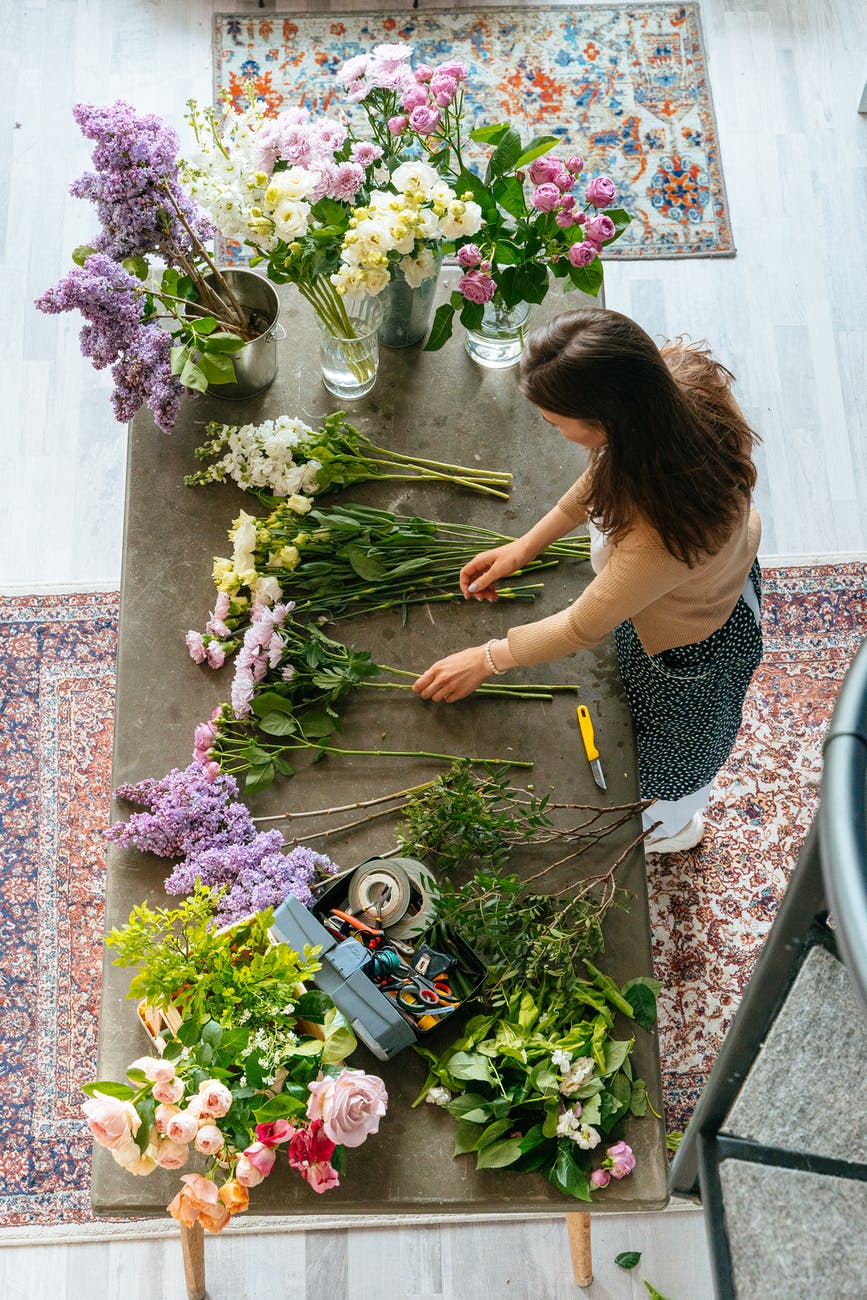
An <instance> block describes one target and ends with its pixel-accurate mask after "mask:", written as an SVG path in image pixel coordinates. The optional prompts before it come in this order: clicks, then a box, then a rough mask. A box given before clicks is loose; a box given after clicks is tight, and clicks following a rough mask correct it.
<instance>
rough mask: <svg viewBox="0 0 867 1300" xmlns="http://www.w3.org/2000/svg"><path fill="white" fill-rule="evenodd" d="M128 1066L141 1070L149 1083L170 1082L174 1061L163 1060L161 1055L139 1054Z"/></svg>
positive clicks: (172, 1076)
mask: <svg viewBox="0 0 867 1300" xmlns="http://www.w3.org/2000/svg"><path fill="white" fill-rule="evenodd" d="M129 1068H130V1069H131V1070H141V1072H142V1074H143V1075H144V1077H145V1078H146V1079H147V1080H148V1082H150V1083H170V1082H171V1081H172V1079H173V1078H174V1077H175V1066H174V1062H173V1061H164V1060H163V1059H162V1057H156V1056H140V1057H139V1058H138V1060H136V1061H133V1062H132V1064H131V1065H130V1067H129Z"/></svg>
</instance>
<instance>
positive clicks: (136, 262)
mask: <svg viewBox="0 0 867 1300" xmlns="http://www.w3.org/2000/svg"><path fill="white" fill-rule="evenodd" d="M78 251H79V250H78V249H76V250H75V252H76V253H77V252H78ZM72 256H73V258H74V257H75V253H73V254H72ZM121 266H122V267H123V269H124V270H125V271H127V272H128V273H129V274H130V275H134V276H135V278H136V279H137V280H146V279H147V278H148V264H147V259H146V258H144V257H125V258H124V259H123V261H122V262H121Z"/></svg>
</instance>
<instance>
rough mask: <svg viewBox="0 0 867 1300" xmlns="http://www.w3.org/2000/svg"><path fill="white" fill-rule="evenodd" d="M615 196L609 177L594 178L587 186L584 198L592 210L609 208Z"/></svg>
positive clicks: (612, 183) (615, 190)
mask: <svg viewBox="0 0 867 1300" xmlns="http://www.w3.org/2000/svg"><path fill="white" fill-rule="evenodd" d="M616 194H617V189H616V187H615V185H614V181H613V180H612V179H611V177H610V176H594V177H593V179H592V181H590V183H589V184H588V186H587V192H586V194H585V198H586V200H587V202H588V203H592V204H593V206H594V208H609V207H610V206H611V204H612V203H613V202H614V198H615V196H616Z"/></svg>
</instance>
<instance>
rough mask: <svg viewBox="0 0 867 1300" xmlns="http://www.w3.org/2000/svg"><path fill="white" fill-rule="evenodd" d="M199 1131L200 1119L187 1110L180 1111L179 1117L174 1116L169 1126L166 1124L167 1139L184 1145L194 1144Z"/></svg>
mask: <svg viewBox="0 0 867 1300" xmlns="http://www.w3.org/2000/svg"><path fill="white" fill-rule="evenodd" d="M198 1131H199V1121H198V1119H197V1118H196V1116H195V1115H191V1114H190V1113H189V1111H187V1110H179V1111H178V1113H177V1115H172V1117H171V1119H170V1120H169V1122H168V1124H166V1137H169V1138H171V1140H172V1141H173V1142H180V1143H182V1144H184V1145H186V1143H188V1142H194V1141H195V1138H196V1134H197V1133H198Z"/></svg>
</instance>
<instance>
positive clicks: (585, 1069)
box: [560, 1056, 596, 1097]
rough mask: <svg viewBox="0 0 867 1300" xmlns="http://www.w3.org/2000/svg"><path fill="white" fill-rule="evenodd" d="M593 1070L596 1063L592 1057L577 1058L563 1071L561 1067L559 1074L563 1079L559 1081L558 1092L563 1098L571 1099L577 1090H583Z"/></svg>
mask: <svg viewBox="0 0 867 1300" xmlns="http://www.w3.org/2000/svg"><path fill="white" fill-rule="evenodd" d="M595 1069H596V1063H595V1061H594V1060H593V1058H592V1056H579V1057H578V1059H577V1061H572V1062H570V1064H569V1065H567V1066H566V1068H565V1069H564V1068H563V1066H562V1065H561V1066H560V1073H561V1074H562V1076H563V1077H562V1078H561V1080H560V1091H561V1092H562V1093H563V1095H564V1097H571V1096H572V1094H573V1093H575V1092H577V1091H578V1089H579V1088H583V1087H584V1084H585V1083H587V1082H588V1080H589V1079H590V1078H591V1077H592V1075H593V1071H594V1070H595Z"/></svg>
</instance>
